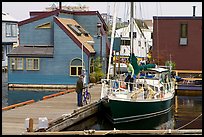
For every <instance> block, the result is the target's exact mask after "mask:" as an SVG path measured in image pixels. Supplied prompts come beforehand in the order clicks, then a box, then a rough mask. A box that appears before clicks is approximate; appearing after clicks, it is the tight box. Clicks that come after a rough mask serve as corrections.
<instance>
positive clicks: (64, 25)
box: [55, 17, 95, 54]
mask: <svg viewBox="0 0 204 137" xmlns="http://www.w3.org/2000/svg"><path fill="white" fill-rule="evenodd" d="M55 22H56V23H57V24H58V25H59V27H61V29H62V30H63V31H64V32H65V33H66V34H67V35H68V36H69V37H70V38H71V39H73V41H75V43H77V45H78V46H79V47H80V48H81V47H82V44H83V46H84V51H85V52H86V53H87V54H89V53H91V54H92V53H93V54H94V53H95V50H94V48H93V47H92V45H91V44H88V43H87V42H86V41H93V38H92V37H91V35H89V33H88V32H87V31H85V30H84V29H83V28H82V27H81V26H80V25H79V24H78V23H77V22H76V21H75V20H73V19H67V18H58V17H55Z"/></svg>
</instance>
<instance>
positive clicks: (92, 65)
mask: <svg viewBox="0 0 204 137" xmlns="http://www.w3.org/2000/svg"><path fill="white" fill-rule="evenodd" d="M92 72H94V59H93V58H91V61H90V73H92Z"/></svg>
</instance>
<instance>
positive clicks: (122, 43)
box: [121, 40, 130, 46]
mask: <svg viewBox="0 0 204 137" xmlns="http://www.w3.org/2000/svg"><path fill="white" fill-rule="evenodd" d="M121 45H126V46H130V40H121Z"/></svg>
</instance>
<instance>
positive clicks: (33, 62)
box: [26, 58, 40, 70]
mask: <svg viewBox="0 0 204 137" xmlns="http://www.w3.org/2000/svg"><path fill="white" fill-rule="evenodd" d="M39 60H40V59H39V58H27V59H26V70H39V69H40V67H39V66H40V65H39Z"/></svg>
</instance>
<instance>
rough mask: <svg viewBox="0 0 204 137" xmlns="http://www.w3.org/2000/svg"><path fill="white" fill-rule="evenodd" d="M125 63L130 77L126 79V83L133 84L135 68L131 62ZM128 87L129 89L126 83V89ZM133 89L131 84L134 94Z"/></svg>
mask: <svg viewBox="0 0 204 137" xmlns="http://www.w3.org/2000/svg"><path fill="white" fill-rule="evenodd" d="M125 63H126V65H127V71H128V75H127V77H126V78H125V82H131V83H133V80H134V78H133V76H134V68H133V66H132V64H131V63H130V62H129V61H126V62H125ZM127 87H128V83H126V88H127ZM132 89H133V85H132V84H130V92H132Z"/></svg>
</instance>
